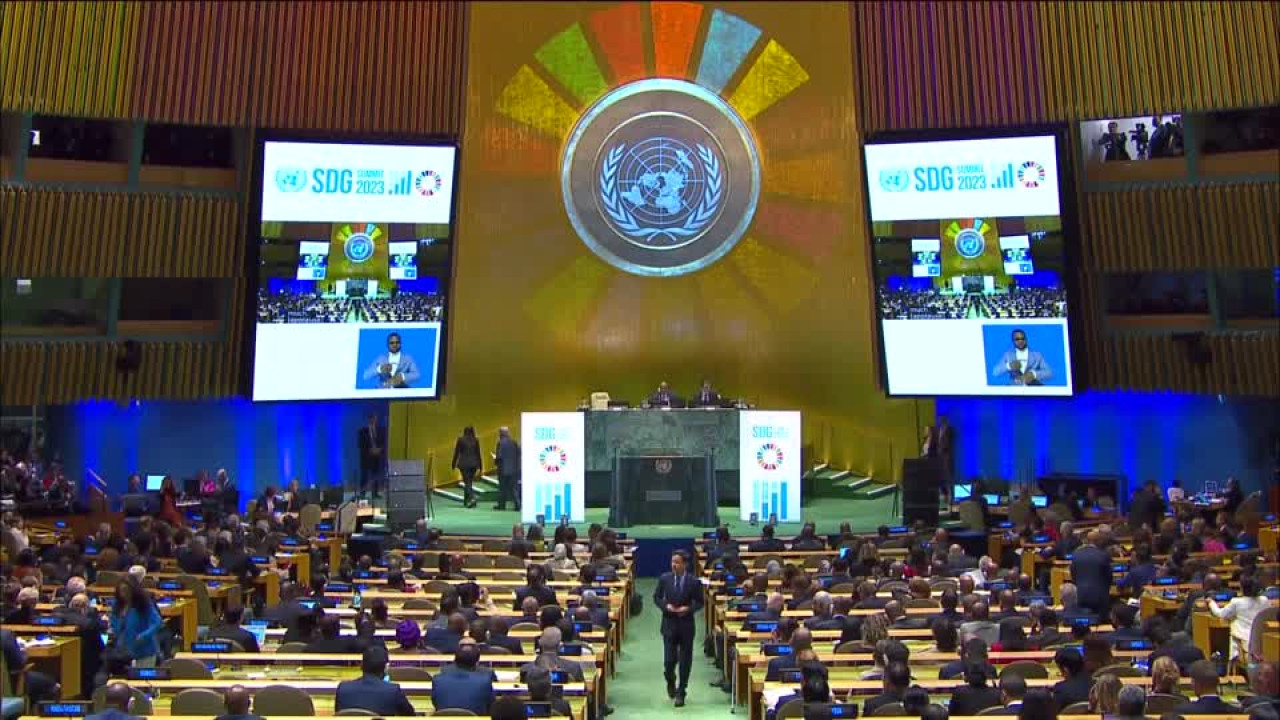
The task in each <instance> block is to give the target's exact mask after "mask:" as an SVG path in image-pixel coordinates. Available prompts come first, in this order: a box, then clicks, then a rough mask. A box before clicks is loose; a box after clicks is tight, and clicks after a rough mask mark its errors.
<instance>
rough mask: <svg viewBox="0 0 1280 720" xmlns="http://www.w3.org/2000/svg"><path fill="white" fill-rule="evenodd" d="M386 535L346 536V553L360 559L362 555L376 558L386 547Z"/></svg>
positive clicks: (380, 555)
mask: <svg viewBox="0 0 1280 720" xmlns="http://www.w3.org/2000/svg"><path fill="white" fill-rule="evenodd" d="M388 537H389V536H387V535H352V536H351V537H349V538H347V555H348V556H350V557H352V558H354V559H357V560H358V559H360V557H361V556H363V555H368V556H369V557H371V558H373V559H374V560H377V559H378V558H380V557H382V552H383V550H385V549H386V541H387V538H388Z"/></svg>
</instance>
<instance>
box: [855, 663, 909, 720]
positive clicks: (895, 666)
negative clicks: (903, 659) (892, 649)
mask: <svg viewBox="0 0 1280 720" xmlns="http://www.w3.org/2000/svg"><path fill="white" fill-rule="evenodd" d="M910 684H911V670H910V669H909V668H908V667H907V665H906V664H905V663H890V664H889V665H888V666H887V667H885V669H884V690H883V691H882V692H881V693H880V694H879V695H876V696H875V697H873V698H868V699H867V701H866V702H864V703H863V704H862V714H863V715H864V716H867V715H871V714H872V713H873V712H875V710H876V708H879V707H880V706H881V705H888V704H890V703H898V702H902V695H903V693H905V692H906V691H907V687H908V686H909V685H910Z"/></svg>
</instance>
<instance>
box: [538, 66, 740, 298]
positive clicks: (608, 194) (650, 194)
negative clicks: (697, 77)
mask: <svg viewBox="0 0 1280 720" xmlns="http://www.w3.org/2000/svg"><path fill="white" fill-rule="evenodd" d="M561 190H562V193H563V195H564V203H565V209H566V211H567V212H568V215H569V220H570V222H571V223H572V224H573V227H574V230H576V231H577V233H578V235H579V237H581V238H582V241H583V242H584V243H586V245H587V247H589V248H591V250H592V251H593V252H594V253H596V255H598V256H600V258H602V259H603V260H605V261H606V262H608V263H610V264H612V265H614V266H615V267H618V268H620V269H622V270H626V271H627V272H631V273H635V274H637V275H666V276H671V275H682V274H684V273H688V272H693V271H694V270H698V269H700V268H703V267H706V266H707V265H709V264H711V263H713V262H715V261H716V260H718V259H720V258H721V257H723V256H724V255H725V253H727V252H729V250H731V249H732V248H733V246H734V245H735V244H736V243H737V242H738V240H739V239H741V237H742V235H743V234H744V233H745V232H746V230H747V227H748V226H749V225H750V224H751V218H752V216H753V215H754V214H755V209H756V203H757V201H758V200H759V196H760V161H759V157H758V155H757V153H756V147H755V141H754V139H753V138H752V136H751V132H750V130H749V129H748V127H747V125H746V123H745V122H744V121H743V120H742V118H741V117H739V116H738V114H737V113H736V112H735V111H734V110H733V109H732V108H731V107H729V105H728V104H727V103H725V102H724V101H723V100H722V99H721V98H720V97H719V96H718V95H716V94H715V93H712V92H710V91H708V90H707V89H705V88H703V87H702V86H700V85H695V84H693V83H689V82H685V81H682V80H672V79H667V78H652V79H647V80H641V81H638V82H634V83H631V84H628V85H624V86H622V87H620V88H618V89H616V90H614V91H613V92H610V93H608V94H607V95H605V96H604V97H602V98H601V99H600V100H599V101H598V102H596V104H595V105H594V106H592V107H591V108H590V109H589V110H588V111H587V112H586V113H584V114H583V116H582V117H581V118H580V119H579V121H578V124H577V126H576V127H575V128H574V130H573V132H572V133H571V134H570V136H569V142H568V144H567V146H566V149H565V153H564V160H563V165H562V168H561Z"/></svg>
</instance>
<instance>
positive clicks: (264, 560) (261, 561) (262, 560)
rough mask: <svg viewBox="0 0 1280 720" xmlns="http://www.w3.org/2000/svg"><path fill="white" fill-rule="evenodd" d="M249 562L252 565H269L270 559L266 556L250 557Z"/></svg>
mask: <svg viewBox="0 0 1280 720" xmlns="http://www.w3.org/2000/svg"><path fill="white" fill-rule="evenodd" d="M249 561H250V562H252V563H253V564H254V565H270V564H271V558H269V557H267V556H266V555H250V556H249Z"/></svg>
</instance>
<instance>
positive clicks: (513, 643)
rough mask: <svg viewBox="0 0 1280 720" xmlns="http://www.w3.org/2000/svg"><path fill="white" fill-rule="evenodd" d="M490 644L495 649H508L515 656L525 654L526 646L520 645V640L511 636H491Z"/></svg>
mask: <svg viewBox="0 0 1280 720" xmlns="http://www.w3.org/2000/svg"><path fill="white" fill-rule="evenodd" d="M489 644H490V645H492V646H493V647H500V648H506V649H507V650H508V651H510V652H511V654H513V655H523V654H524V646H523V645H521V644H520V639H519V638H513V637H511V636H510V635H490V636H489Z"/></svg>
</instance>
